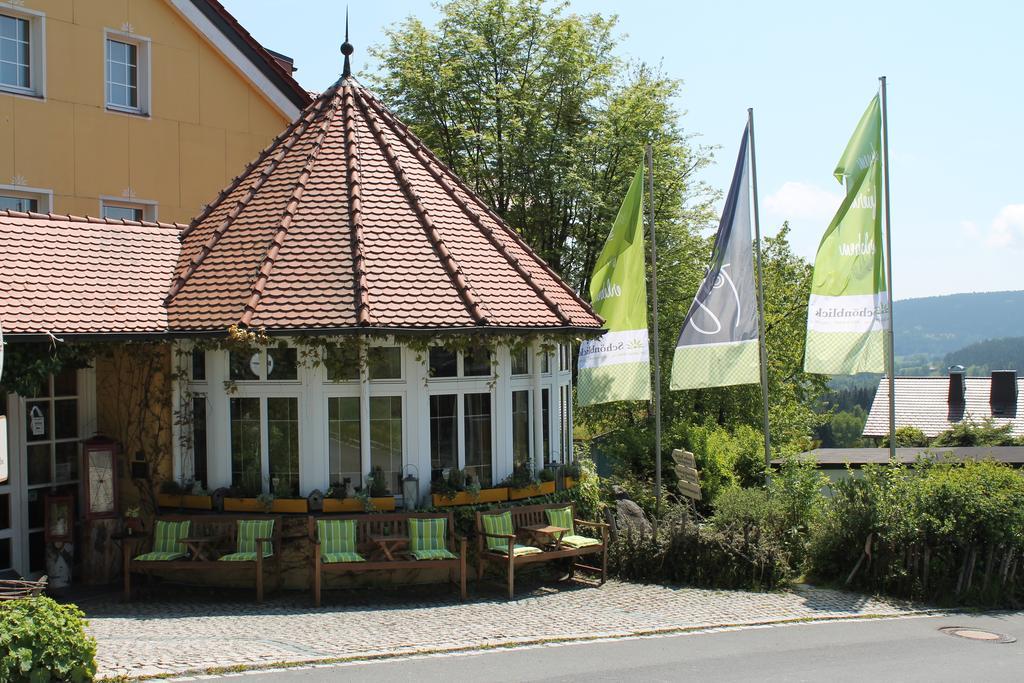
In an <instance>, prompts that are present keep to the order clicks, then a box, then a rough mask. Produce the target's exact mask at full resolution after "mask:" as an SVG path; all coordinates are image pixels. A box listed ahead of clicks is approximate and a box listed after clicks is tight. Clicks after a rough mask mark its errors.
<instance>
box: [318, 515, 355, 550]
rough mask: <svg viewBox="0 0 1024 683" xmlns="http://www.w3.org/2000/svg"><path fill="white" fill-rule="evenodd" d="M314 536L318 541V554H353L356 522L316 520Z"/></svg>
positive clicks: (350, 520)
mask: <svg viewBox="0 0 1024 683" xmlns="http://www.w3.org/2000/svg"><path fill="white" fill-rule="evenodd" d="M316 534H317V538H319V539H320V553H321V554H322V555H328V554H333V553H354V552H355V551H356V520H354V519H318V520H316Z"/></svg>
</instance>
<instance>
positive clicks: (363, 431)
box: [352, 344, 371, 486]
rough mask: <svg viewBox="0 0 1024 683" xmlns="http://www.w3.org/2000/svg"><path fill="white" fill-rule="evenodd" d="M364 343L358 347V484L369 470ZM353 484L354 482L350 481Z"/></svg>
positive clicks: (368, 373)
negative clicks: (359, 465)
mask: <svg viewBox="0 0 1024 683" xmlns="http://www.w3.org/2000/svg"><path fill="white" fill-rule="evenodd" d="M366 356H367V354H366V345H365V344H361V345H360V347H359V461H360V463H361V471H360V473H359V482H358V485H359V486H365V485H366V483H367V482H366V480H365V479H364V477H365V476H366V474H367V473H368V472H370V470H371V467H370V367H369V364H368V362H367V357H366ZM352 485H353V486H355V485H356V482H353V483H352Z"/></svg>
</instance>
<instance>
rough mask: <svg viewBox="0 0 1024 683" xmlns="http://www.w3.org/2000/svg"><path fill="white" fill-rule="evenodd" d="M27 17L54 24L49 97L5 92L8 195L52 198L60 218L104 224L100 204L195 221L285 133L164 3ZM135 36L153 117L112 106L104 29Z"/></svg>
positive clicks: (0, 130) (102, 5) (2, 128)
mask: <svg viewBox="0 0 1024 683" xmlns="http://www.w3.org/2000/svg"><path fill="white" fill-rule="evenodd" d="M5 6H6V4H5V3H4V4H0V11H2V9H3V8H4V7H5ZM21 6H22V7H24V8H25V9H29V10H37V11H41V12H44V13H45V14H46V21H45V26H46V28H45V49H46V98H45V100H41V99H38V98H35V97H30V96H20V95H12V94H8V93H3V92H0V185H13V184H20V185H24V186H26V187H31V188H40V189H47V190H52V192H53V207H52V210H53V211H54V212H55V213H70V214H74V215H90V216H98V215H100V197H101V196H102V197H108V198H111V197H113V198H122V199H124V200H125V201H131V200H132V199H135V200H137V201H149V202H156V203H157V211H156V213H157V218H158V219H159V220H162V221H180V222H188V221H189V219H191V218H192V217H193V216H194V215H195V214H196V213H198V212H199V210H200V209H201V208H202V207H203V205H205V204H207V203H208V202H210V201H211V200H213V198H214V197H215V196H216V195H217V193H218V192H219V191H220V189H221V188H222V187H224V186H225V185H227V183H228V182H229V181H230V180H231V178H233V177H234V176H236V175H238V174H239V173H240V172H241V171H242V169H243V168H244V167H245V165H246V164H247V163H249V162H250V161H251V160H252V159H254V158H255V157H256V155H257V154H258V153H259V152H260V150H261V149H263V148H264V147H265V146H266V145H267V144H269V143H270V141H271V140H272V139H273V138H274V137H275V136H276V135H277V134H278V133H280V132H281V130H282V129H283V128H284V126H285V125H287V123H288V119H287V118H286V116H285V114H284V113H282V112H281V111H280V110H279V109H278V108H277V107H276V106H274V105H273V104H272V103H271V102H270V101H269V100H268V99H267V98H266V97H265V96H264V94H263V93H262V92H261V91H260V90H259V89H258V88H256V87H255V86H253V85H252V84H251V83H250V82H249V80H248V79H247V78H246V77H245V76H243V75H242V74H241V73H240V72H239V71H237V70H236V69H235V67H234V66H233V65H232V64H230V63H229V62H228V61H227V60H226V59H225V58H224V57H223V56H221V54H220V53H219V52H217V50H216V49H215V48H214V47H213V46H211V45H210V44H209V43H208V42H207V40H206V38H204V37H203V36H202V35H200V34H199V33H198V32H197V31H195V30H194V29H193V28H192V26H191V25H190V24H188V22H187V21H185V19H184V18H183V17H181V16H180V15H179V14H178V13H177V12H176V11H175V9H174V8H173V7H171V6H170V5H169V4H168V3H167V2H166V0H25V2H24V4H23V5H21ZM14 9H15V10H16V9H18V5H15V6H14ZM128 27H130V33H131V34H132V35H134V36H138V37H144V38H148V39H149V40H150V41H151V43H150V45H151V48H150V50H151V55H150V64H151V68H150V74H151V77H150V90H151V99H150V101H151V106H150V112H149V115H148V116H141V115H133V114H125V113H119V112H112V111H108V110H107V109H106V108H105V106H104V101H105V95H104V92H105V49H104V46H105V43H104V29H109V30H112V31H116V32H125V33H127V32H128V31H127V30H126V29H127V28H128Z"/></svg>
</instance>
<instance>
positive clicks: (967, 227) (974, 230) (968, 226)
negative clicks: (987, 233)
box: [960, 221, 981, 240]
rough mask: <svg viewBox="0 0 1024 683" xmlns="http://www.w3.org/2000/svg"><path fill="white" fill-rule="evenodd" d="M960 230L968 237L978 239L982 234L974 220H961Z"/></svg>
mask: <svg viewBox="0 0 1024 683" xmlns="http://www.w3.org/2000/svg"><path fill="white" fill-rule="evenodd" d="M960 230H961V231H962V232H963V233H964V236H965V237H967V238H968V239H972V240H973V239H977V238H978V237H979V236H980V235H981V229H980V228H978V224H977V223H975V222H974V221H960Z"/></svg>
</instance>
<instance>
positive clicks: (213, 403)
mask: <svg viewBox="0 0 1024 683" xmlns="http://www.w3.org/2000/svg"><path fill="white" fill-rule="evenodd" d="M227 379H228V352H227V351H209V352H207V354H206V418H207V419H206V429H207V437H206V441H207V449H208V450H207V453H208V456H207V461H206V471H207V478H208V479H209V480H210V481H208V482H207V483H206V486H207V488H209V489H210V490H211V491H212V490H214V489H217V488H220V487H221V486H231V407H230V405H229V403H228V401H229V396H228V394H227V390H226V389H225V388H224V382H226V381H227Z"/></svg>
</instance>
